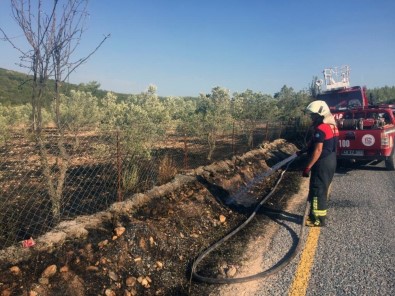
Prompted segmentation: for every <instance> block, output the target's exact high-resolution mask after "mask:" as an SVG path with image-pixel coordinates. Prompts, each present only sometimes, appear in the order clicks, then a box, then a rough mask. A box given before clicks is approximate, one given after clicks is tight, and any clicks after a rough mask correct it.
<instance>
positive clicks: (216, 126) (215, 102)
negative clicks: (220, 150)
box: [196, 86, 232, 160]
mask: <svg viewBox="0 0 395 296" xmlns="http://www.w3.org/2000/svg"><path fill="white" fill-rule="evenodd" d="M230 105H231V104H230V95H229V90H227V89H224V88H221V87H219V86H217V87H214V88H213V89H212V90H211V94H206V95H204V94H200V97H199V101H198V104H197V109H196V112H197V113H198V114H199V115H200V120H201V121H200V122H201V124H200V125H199V128H200V134H201V135H203V136H204V137H205V138H206V140H207V144H208V146H209V152H208V155H207V159H208V160H211V158H212V155H213V153H214V150H215V148H216V143H217V140H218V136H219V135H220V133H221V132H223V131H225V130H227V129H229V128H230V126H231V123H232V117H231V110H230Z"/></svg>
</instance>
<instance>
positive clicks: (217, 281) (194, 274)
mask: <svg viewBox="0 0 395 296" xmlns="http://www.w3.org/2000/svg"><path fill="white" fill-rule="evenodd" d="M296 157H297V156H296V155H292V156H291V157H288V158H287V159H284V160H283V161H281V162H279V163H278V164H276V165H275V166H273V167H272V168H271V169H270V170H269V171H268V172H267V174H265V175H266V176H268V175H270V174H271V173H273V172H275V171H276V170H278V169H279V168H280V167H282V166H283V165H285V164H287V166H286V168H285V169H284V170H283V171H282V172H281V174H280V176H279V178H278V180H277V182H276V184H275V185H274V187H273V189H272V190H271V191H270V192H269V193H268V194H267V195H266V196H265V197H263V198H262V200H261V201H260V202H259V204H258V205H257V206H256V207H255V209H254V211H253V212H252V214H251V215H250V216H249V217H248V219H247V220H246V221H245V222H243V223H242V224H241V225H240V226H238V227H237V228H236V229H234V230H233V231H232V232H230V233H229V234H227V235H226V236H225V237H223V238H222V239H220V240H219V241H217V242H216V243H214V244H213V245H211V246H210V247H209V248H208V249H206V250H205V251H203V252H202V253H201V254H200V255H199V256H198V257H197V258H196V260H195V261H194V262H193V264H192V270H191V272H192V273H191V276H192V277H193V278H194V279H195V280H198V281H201V282H204V283H208V284H234V283H243V282H248V281H253V280H257V279H262V278H264V277H268V276H270V275H273V274H275V273H277V272H279V271H280V270H282V269H283V268H284V267H286V266H287V265H288V264H289V263H290V262H291V261H292V259H293V258H294V257H295V256H296V255H297V254H298V252H299V249H300V245H301V244H300V242H301V238H302V237H303V233H304V229H305V227H304V225H305V223H306V217H307V213H308V211H309V203H308V202H307V203H306V208H305V212H304V215H303V221H302V225H301V227H300V232H299V239H298V242H297V245H296V247H295V249H294V250H293V252H292V253H290V254H289V255H288V257H287V258H285V259H284V260H282V262H281V263H279V264H278V265H275V266H273V267H272V268H270V269H268V270H265V271H263V272H260V273H257V274H254V275H250V276H246V277H241V278H211V277H205V276H202V275H200V274H198V273H197V271H196V268H197V266H198V265H199V263H200V262H201V261H202V260H203V259H204V258H205V257H206V256H207V255H208V254H210V253H211V252H212V251H213V250H215V249H216V248H218V247H219V246H220V245H222V244H223V243H224V242H225V241H227V240H228V239H229V238H231V237H232V236H234V235H235V234H236V233H238V232H239V231H240V230H241V229H243V228H244V227H245V226H247V225H248V223H250V221H251V220H252V219H253V218H254V217H255V215H256V213H257V212H258V210H259V209H260V208H261V207H262V205H263V204H265V202H266V201H267V200H268V199H269V198H270V197H271V196H272V195H273V193H274V192H275V190H276V189H277V186H278V185H279V184H280V182H281V180H282V178H283V176H284V174H285V172H286V171H287V170H288V167H289V166H290V164H291V163H292V162H293V161H294V160H295V158H296Z"/></svg>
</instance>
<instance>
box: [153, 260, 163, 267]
mask: <svg viewBox="0 0 395 296" xmlns="http://www.w3.org/2000/svg"><path fill="white" fill-rule="evenodd" d="M155 266H156V268H157V269H162V268H163V263H162V262H160V261H156V262H155Z"/></svg>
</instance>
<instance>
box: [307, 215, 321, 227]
mask: <svg viewBox="0 0 395 296" xmlns="http://www.w3.org/2000/svg"><path fill="white" fill-rule="evenodd" d="M305 225H306V226H308V227H322V226H325V217H311V216H309V217H308V218H307V219H306V224H305Z"/></svg>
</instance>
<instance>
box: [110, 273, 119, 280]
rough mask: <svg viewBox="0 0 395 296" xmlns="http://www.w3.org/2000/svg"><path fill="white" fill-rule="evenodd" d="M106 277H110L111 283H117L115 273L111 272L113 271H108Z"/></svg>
mask: <svg viewBox="0 0 395 296" xmlns="http://www.w3.org/2000/svg"><path fill="white" fill-rule="evenodd" d="M108 276H109V277H110V279H112V280H113V281H115V282H116V281H118V279H119V278H118V275H117V274H116V273H115V272H113V271H109V272H108Z"/></svg>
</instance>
